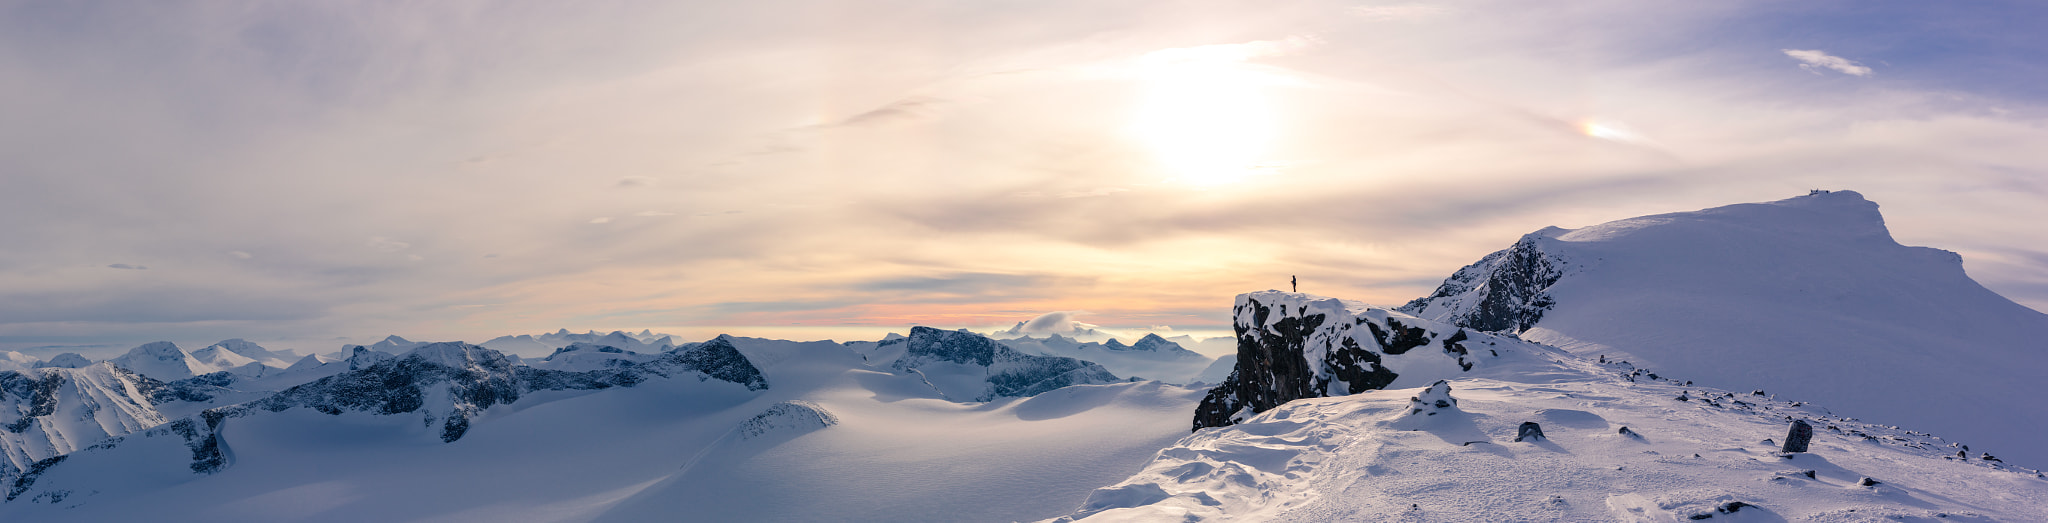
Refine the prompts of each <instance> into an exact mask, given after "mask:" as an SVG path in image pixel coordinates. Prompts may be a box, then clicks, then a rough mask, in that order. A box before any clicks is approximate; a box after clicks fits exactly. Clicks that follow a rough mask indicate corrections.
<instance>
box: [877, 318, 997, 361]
mask: <svg viewBox="0 0 2048 523" xmlns="http://www.w3.org/2000/svg"><path fill="white" fill-rule="evenodd" d="M903 343H905V344H907V345H905V346H904V347H905V348H904V353H903V358H901V359H898V360H896V363H895V365H896V368H897V370H905V369H906V368H910V367H914V366H916V365H917V364H920V363H926V362H932V361H946V362H952V363H960V364H965V365H980V366H983V367H987V366H989V364H992V363H995V358H996V351H997V350H998V349H1001V348H1003V347H1002V345H1001V344H998V343H996V340H992V339H989V338H988V337H987V336H982V335H980V334H975V333H971V332H961V331H947V330H939V329H934V328H931V327H911V328H910V337H907V338H904V339H903Z"/></svg>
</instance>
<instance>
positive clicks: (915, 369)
mask: <svg viewBox="0 0 2048 523" xmlns="http://www.w3.org/2000/svg"><path fill="white" fill-rule="evenodd" d="M847 346H848V347H852V348H854V350H856V351H858V352H860V353H861V355H862V356H863V357H865V358H867V361H868V363H869V364H870V365H874V366H877V367H883V366H886V367H887V368H889V369H891V370H894V371H896V372H899V373H905V374H912V375H916V376H917V377H919V378H920V379H922V380H924V382H925V383H927V384H930V385H931V387H932V388H933V389H935V390H937V391H939V393H940V394H942V395H943V396H944V397H946V398H950V399H954V400H957V401H989V400H993V399H995V398H999V397H1017V396H1035V395H1038V394H1040V393H1043V392H1046V391H1049V390H1053V389H1057V388H1060V387H1065V386H1069V385H1081V384H1089V383H1115V382H1117V381H1122V380H1119V379H1118V378H1117V377H1116V375H1114V374H1111V373H1110V372H1109V370H1108V369H1104V368H1102V366H1101V365H1097V364H1095V363H1092V362H1088V361H1082V360H1078V359H1074V358H1066V357H1060V356H1034V355H1030V354H1025V353H1022V352H1018V351H1017V350H1016V349H1012V348H1010V347H1008V346H1005V345H1003V344H1001V343H997V342H996V341H995V340H993V339H990V338H989V337H987V336H982V335H980V334H975V333H972V332H968V331H966V330H958V331H947V330H939V329H934V328H931V327H923V326H919V327H912V328H911V329H910V335H909V336H907V337H903V338H893V339H885V340H882V341H879V342H875V343H865V342H854V343H849V344H847Z"/></svg>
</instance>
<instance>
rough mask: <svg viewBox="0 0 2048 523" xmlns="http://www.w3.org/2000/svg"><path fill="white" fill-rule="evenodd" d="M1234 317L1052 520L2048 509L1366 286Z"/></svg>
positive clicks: (1870, 427) (1746, 401) (1931, 454)
mask: <svg viewBox="0 0 2048 523" xmlns="http://www.w3.org/2000/svg"><path fill="white" fill-rule="evenodd" d="M1237 311H1238V330H1239V332H1240V333H1241V334H1240V338H1241V339H1242V340H1244V341H1243V343H1244V345H1243V346H1244V347H1245V349H1244V350H1245V353H1244V354H1243V355H1241V356H1243V357H1242V358H1241V359H1240V363H1239V364H1238V366H1237V368H1236V371H1235V372H1234V373H1233V375H1232V377H1231V379H1230V380H1229V381H1226V382H1225V383H1224V384H1223V385H1222V386H1219V387H1217V388H1216V389H1214V390H1212V391H1211V392H1210V393H1209V394H1208V396H1207V397H1205V398H1204V400H1203V403H1202V408H1201V410H1200V411H1199V412H1198V413H1197V417H1196V425H1197V426H1198V430H1197V431H1196V432H1195V434H1194V435H1192V436H1189V437H1187V438H1185V439H1182V440H1181V441H1179V442H1176V443H1175V444H1174V445H1172V446H1170V447H1168V448H1166V449H1164V450H1162V451H1160V452H1159V454H1158V455H1157V457H1156V458H1155V459H1154V460H1153V461H1152V462H1151V463H1150V464H1148V465H1146V466H1145V468H1144V470H1143V471H1141V472H1139V473H1138V474H1137V475H1134V476H1132V477H1131V478H1129V479H1127V480H1125V481H1123V482H1120V483H1118V484H1115V485H1111V486H1109V487H1105V488H1102V489H1098V490H1097V491H1096V492H1094V493H1093V494H1091V495H1090V496H1089V498H1088V500H1087V501H1086V502H1084V503H1083V505H1082V506H1081V508H1080V509H1079V510H1078V511H1077V512H1075V513H1074V514H1071V515H1069V516H1066V517H1063V518H1060V520H1061V521H1073V520H1080V521H1091V522H1095V521H1101V522H1114V521H1146V522H1154V521H1174V522H1182V521H1243V520H1252V521H1357V520H1365V521H1381V520H1403V521H1409V520H1412V521H1511V520H1539V521H1693V520H1715V521H1720V520H1729V521H1751V520H1756V521H1782V520H1819V521H1866V520H1871V521H1894V520H1925V521H1951V520H1953V521H2027V520H2033V519H2037V518H2038V517H2039V515H2040V514H2043V513H2048V478H2043V477H2042V474H2041V473H2040V472H2039V471H2037V470H2034V469H2031V468H2028V467H2024V466H2012V465H2008V464H2006V463H2005V462H2004V461H2003V460H2001V459H1999V458H1997V457H1996V456H1992V455H1990V454H1987V453H1984V452H1982V451H1981V449H1979V450H1976V451H1971V450H1967V447H1965V446H1964V445H1962V444H1959V443H1957V442H1954V441H1950V440H1945V439H1942V438H1941V437H1937V436H1933V435H1930V434H1927V433H1924V432H1919V431H1915V430H1911V429H1902V428H1900V427H1898V426H1892V425H1879V424H1872V423H1867V422H1864V421H1860V420H1856V419H1851V418H1844V417H1841V416H1837V415H1834V414H1831V413H1829V411H1828V410H1827V409H1825V408H1822V407H1821V406H1819V405H1816V404H1813V403H1808V402H1804V401H1791V400H1780V399H1777V398H1776V397H1775V396H1773V395H1769V394H1766V393H1764V392H1763V391H1753V392H1746V393H1735V392H1729V391H1726V390H1720V389H1715V388H1710V387H1704V386H1695V385H1694V384H1693V382H1691V381H1684V380H1681V379H1678V378H1674V377H1672V376H1665V375H1659V374H1657V373H1652V372H1649V371H1647V370H1644V369H1641V368H1637V367H1636V366H1635V365H1633V364H1630V363H1627V362H1623V361H1621V360H1618V359H1616V360H1606V361H1602V360H1601V359H1599V358H1582V357H1579V356H1576V355H1573V354H1570V353H1568V352H1565V351H1562V350H1558V349H1555V348H1552V347H1548V346H1544V345H1539V344H1535V343H1528V342H1523V341H1520V340H1516V339H1512V338H1502V337H1495V336H1490V335H1486V334H1483V333H1473V332H1470V331H1466V330H1463V329H1460V328H1458V327H1455V326H1449V325H1444V324H1440V323H1436V322H1433V321H1430V320H1424V319H1418V318H1414V317H1412V316H1408V315H1405V314H1402V313H1399V312H1394V311H1388V310H1384V309H1375V308H1371V307H1367V306H1364V305H1362V304H1358V303H1355V302H1345V301H1340V300H1334V299H1328V298H1321V297H1317V296H1310V295H1304V294H1295V293H1282V292H1278V291H1268V292H1260V293H1251V294H1246V295H1241V296H1239V298H1238V308H1237ZM1397 326H1398V327H1397ZM1396 329H1400V332H1401V333H1400V334H1396V332H1397V331H1396ZM1460 334H1463V335H1462V336H1461V335H1460ZM1461 347H1462V350H1460V348H1461ZM1248 377H1249V379H1248ZM1281 398H1287V399H1286V400H1282V399H1281ZM1270 401H1279V403H1277V404H1275V403H1266V402H1270ZM1226 413H1227V414H1229V415H1228V416H1222V414H1226ZM1795 420H1797V421H1800V422H1803V423H1806V424H1807V425H1808V426H1810V427H1811V429H1812V430H1811V434H1812V436H1811V441H1810V443H1809V445H1808V449H1807V452H1803V453H1787V452H1782V451H1783V450H1784V448H1785V446H1784V442H1785V438H1786V437H1787V435H1788V432H1789V429H1790V428H1791V424H1792V422H1793V421H1795ZM1205 426H1206V427H1212V428H1206V429H1203V428H1200V427H1205Z"/></svg>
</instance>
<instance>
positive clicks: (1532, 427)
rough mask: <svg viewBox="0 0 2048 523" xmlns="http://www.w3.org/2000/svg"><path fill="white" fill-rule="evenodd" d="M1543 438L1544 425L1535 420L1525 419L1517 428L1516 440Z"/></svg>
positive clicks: (1624, 428)
mask: <svg viewBox="0 0 2048 523" xmlns="http://www.w3.org/2000/svg"><path fill="white" fill-rule="evenodd" d="M1622 430H1628V427H1622ZM1542 439H1543V426H1542V425H1538V424H1536V422H1534V421H1524V422H1522V426H1521V427H1519V428H1516V429H1515V441H1540V440H1542Z"/></svg>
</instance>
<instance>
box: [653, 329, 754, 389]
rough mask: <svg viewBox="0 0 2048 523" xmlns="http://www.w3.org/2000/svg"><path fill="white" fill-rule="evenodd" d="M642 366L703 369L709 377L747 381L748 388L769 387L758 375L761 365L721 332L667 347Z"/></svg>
mask: <svg viewBox="0 0 2048 523" xmlns="http://www.w3.org/2000/svg"><path fill="white" fill-rule="evenodd" d="M643 367H651V368H653V369H655V370H657V371H662V370H666V369H682V370H690V371H697V372H702V373H704V374H705V375H707V376H711V377H712V378H716V379H720V380H725V381H730V382H733V383H738V384H741V385H746V386H747V390H764V389H767V388H768V378H766V377H763V376H761V369H760V368H757V367H755V366H754V362H752V361H748V360H747V356H746V355H744V354H740V350H739V348H737V347H733V346H732V339H731V338H728V337H726V336H723V335H721V336H719V337H717V338H712V339H711V341H707V342H704V343H700V344H697V345H695V346H692V347H688V348H686V349H684V350H677V351H669V352H667V353H664V354H662V356H661V358H659V359H656V360H654V361H653V362H650V363H648V364H647V365H644V366H643ZM662 375H663V376H666V375H667V374H666V373H662Z"/></svg>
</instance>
